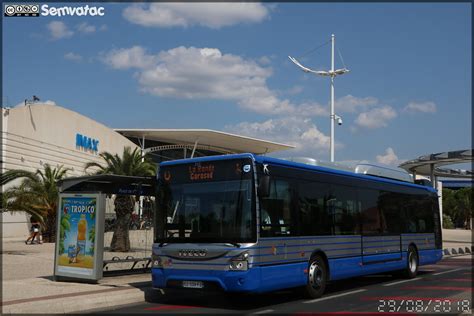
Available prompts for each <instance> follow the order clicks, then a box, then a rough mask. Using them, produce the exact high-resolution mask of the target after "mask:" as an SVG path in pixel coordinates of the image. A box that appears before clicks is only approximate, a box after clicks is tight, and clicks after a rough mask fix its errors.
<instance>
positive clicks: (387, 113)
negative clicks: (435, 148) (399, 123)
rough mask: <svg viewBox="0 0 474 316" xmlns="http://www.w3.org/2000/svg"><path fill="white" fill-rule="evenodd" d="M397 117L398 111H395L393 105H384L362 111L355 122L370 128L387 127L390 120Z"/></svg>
mask: <svg viewBox="0 0 474 316" xmlns="http://www.w3.org/2000/svg"><path fill="white" fill-rule="evenodd" d="M395 117H397V112H395V110H394V109H393V108H392V107H391V106H389V105H384V106H381V107H377V108H373V109H371V110H369V111H367V112H363V113H360V114H359V115H358V116H357V118H356V120H355V124H356V126H358V127H363V128H369V129H372V128H379V127H385V126H387V123H388V121H390V120H392V119H394V118H395Z"/></svg>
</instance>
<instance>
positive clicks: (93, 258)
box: [54, 175, 156, 281]
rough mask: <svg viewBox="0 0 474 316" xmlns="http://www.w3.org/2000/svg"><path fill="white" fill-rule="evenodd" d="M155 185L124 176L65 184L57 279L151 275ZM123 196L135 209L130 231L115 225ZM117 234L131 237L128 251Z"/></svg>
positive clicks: (59, 213) (59, 222)
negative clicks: (130, 274) (119, 244)
mask: <svg viewBox="0 0 474 316" xmlns="http://www.w3.org/2000/svg"><path fill="white" fill-rule="evenodd" d="M155 183H156V179H155V178H153V177H130V176H119V175H93V176H83V177H74V178H66V179H63V180H61V181H60V182H59V183H58V187H59V192H60V194H59V203H58V210H57V236H58V238H57V241H56V247H55V260H54V277H55V280H61V279H70V278H72V279H76V280H77V279H82V280H90V281H97V280H99V279H101V278H102V277H103V276H105V275H111V274H127V273H132V272H134V273H135V272H138V271H141V272H143V271H147V270H148V269H149V268H150V265H151V250H152V245H153V216H154V213H155V210H154V195H155ZM119 196H122V198H123V197H124V196H126V197H128V200H129V201H132V203H130V204H131V205H133V211H132V210H130V218H129V219H127V222H129V223H130V225H129V226H126V228H125V229H123V228H122V227H123V225H122V226H120V225H114V223H115V224H117V222H118V219H117V216H116V213H115V209H114V207H115V202H116V199H117V197H119ZM145 208H146V209H145ZM139 214H140V215H139ZM119 227H120V229H119ZM117 234H128V238H126V239H125V240H128V244H127V247H126V248H125V249H120V250H117V249H116V248H117V247H115V246H114V243H115V244H116V243H117V240H118V238H117V236H115V235H117ZM121 238H122V237H121ZM114 239H115V241H114Z"/></svg>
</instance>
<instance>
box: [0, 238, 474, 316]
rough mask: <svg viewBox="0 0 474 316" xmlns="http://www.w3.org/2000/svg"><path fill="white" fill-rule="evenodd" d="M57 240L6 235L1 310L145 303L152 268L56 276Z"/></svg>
mask: <svg viewBox="0 0 474 316" xmlns="http://www.w3.org/2000/svg"><path fill="white" fill-rule="evenodd" d="M443 240H444V241H445V242H444V243H443V244H444V246H445V249H446V247H448V249H449V248H466V247H467V248H469V249H471V250H472V245H473V244H472V234H471V231H466V230H443ZM53 271H54V244H53V243H44V244H35V245H29V244H28V245H25V243H24V240H23V239H18V238H16V239H15V238H3V239H2V293H1V294H2V295H1V296H2V302H1V309H2V311H1V314H4V315H9V314H17V313H21V314H28V313H34V314H43V313H44V314H57V313H61V314H63V313H80V312H87V311H91V310H104V309H109V308H110V309H115V308H117V307H118V306H124V305H129V304H134V303H143V302H145V296H146V295H147V292H149V291H150V288H151V276H150V274H149V273H141V274H132V275H123V276H109V277H104V278H103V279H101V280H100V281H99V282H98V283H97V284H88V283H80V282H65V281H63V282H56V281H54V280H53Z"/></svg>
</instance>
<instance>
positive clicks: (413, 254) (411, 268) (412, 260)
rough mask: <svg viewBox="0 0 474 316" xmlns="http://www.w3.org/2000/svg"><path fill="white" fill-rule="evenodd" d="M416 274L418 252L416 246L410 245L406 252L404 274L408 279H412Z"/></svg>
mask: <svg viewBox="0 0 474 316" xmlns="http://www.w3.org/2000/svg"><path fill="white" fill-rule="evenodd" d="M417 274H418V252H417V251H416V248H415V247H413V246H410V247H409V248H408V253H407V267H406V269H405V275H406V277H407V278H409V279H413V278H414V277H416V275H417Z"/></svg>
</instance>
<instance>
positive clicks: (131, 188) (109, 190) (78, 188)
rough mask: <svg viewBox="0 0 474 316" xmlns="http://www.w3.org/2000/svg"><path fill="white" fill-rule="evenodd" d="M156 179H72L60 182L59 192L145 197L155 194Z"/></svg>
mask: <svg viewBox="0 0 474 316" xmlns="http://www.w3.org/2000/svg"><path fill="white" fill-rule="evenodd" d="M155 184H156V180H155V178H154V177H132V176H121V175H114V174H98V175H92V176H82V177H71V178H65V179H62V180H59V181H58V187H59V192H61V193H68V192H74V193H78V192H87V193H91V192H100V193H105V194H123V195H143V196H149V195H154V194H155Z"/></svg>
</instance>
